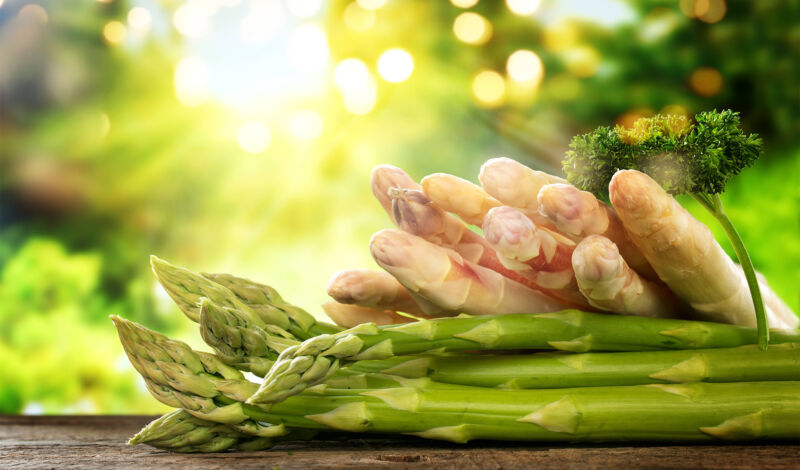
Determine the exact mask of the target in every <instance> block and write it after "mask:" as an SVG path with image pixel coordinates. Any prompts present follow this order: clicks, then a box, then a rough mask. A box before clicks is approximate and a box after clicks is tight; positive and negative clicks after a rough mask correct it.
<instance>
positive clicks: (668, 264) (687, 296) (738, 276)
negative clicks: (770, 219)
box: [609, 170, 800, 347]
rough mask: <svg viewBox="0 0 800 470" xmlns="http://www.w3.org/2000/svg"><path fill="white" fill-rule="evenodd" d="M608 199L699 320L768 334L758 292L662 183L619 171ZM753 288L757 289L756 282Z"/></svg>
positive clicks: (782, 323)
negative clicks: (750, 328)
mask: <svg viewBox="0 0 800 470" xmlns="http://www.w3.org/2000/svg"><path fill="white" fill-rule="evenodd" d="M609 193H610V196H611V202H612V204H614V207H615V208H616V209H617V212H618V213H619V217H620V219H622V222H623V224H624V225H625V228H626V229H627V230H628V233H629V234H630V237H631V240H633V242H634V243H635V244H636V246H638V247H639V248H640V249H641V250H642V252H643V253H644V255H645V256H646V257H647V259H648V260H649V261H650V264H651V265H652V266H653V269H655V270H656V272H657V273H658V275H659V277H660V278H661V279H662V280H663V281H664V282H665V283H666V284H667V285H668V286H669V287H670V289H672V291H673V292H675V294H676V295H677V296H678V297H679V298H680V299H681V300H683V301H685V302H686V303H688V304H689V305H690V306H691V307H692V309H693V310H694V312H693V314H694V315H695V316H696V317H698V318H702V319H706V320H711V321H719V322H725V323H732V324H737V325H745V326H758V328H759V331H761V332H762V333H764V334H766V330H764V329H763V326H764V323H762V322H761V321H760V320H759V318H760V315H757V314H756V313H757V312H758V310H754V307H753V302H754V299H757V300H756V301H755V302H756V305H758V306H760V308H761V309H763V308H764V307H763V303H762V301H761V300H762V299H761V295H760V290H759V291H758V292H759V295H758V296H753V297H751V296H750V295H748V294H749V293H751V292H752V293H754V294H755V291H749V290H748V289H747V283H748V281H747V280H746V279H745V275H744V274H743V271H742V270H740V269H738V268H737V267H736V265H735V264H734V262H733V260H731V259H730V258H729V257H728V255H727V254H726V253H725V251H724V250H723V249H722V247H721V246H720V245H719V243H717V241H716V240H715V239H714V235H713V234H712V233H711V230H709V229H708V227H706V226H705V225H703V223H702V222H700V221H699V220H697V219H695V218H694V217H693V216H692V215H691V214H690V213H689V212H688V211H687V210H686V209H684V208H683V207H681V205H680V204H679V203H678V202H677V201H676V200H675V199H674V198H673V197H672V196H671V195H670V194H669V193H667V191H665V190H664V189H663V188H662V187H661V186H660V185H659V184H658V182H656V181H655V180H654V179H653V178H651V177H650V176H648V175H647V174H645V173H641V172H639V171H636V170H620V171H618V172H617V173H615V174H614V176H613V177H612V178H611V183H610V185H609ZM750 269H752V266H751V268H750ZM744 272H746V270H745V271H744ZM755 284H756V287H757V286H758V282H757V281H756V283H755ZM751 287H752V286H751ZM761 313H762V314H763V313H764V311H763V310H762V312H761ZM766 318H768V319H769V324H771V325H772V326H773V327H777V328H797V326H798V324H799V323H800V321H799V320H798V317H797V316H795V315H794V314H793V313H792V312H783V311H775V310H773V309H771V308H769V307H767V309H766ZM761 339H763V338H761ZM762 347H766V344H762Z"/></svg>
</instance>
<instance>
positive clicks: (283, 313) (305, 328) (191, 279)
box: [150, 256, 342, 339]
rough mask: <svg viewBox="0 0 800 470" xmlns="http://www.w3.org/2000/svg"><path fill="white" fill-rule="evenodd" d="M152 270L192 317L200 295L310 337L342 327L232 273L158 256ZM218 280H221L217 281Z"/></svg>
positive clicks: (197, 315) (257, 320)
mask: <svg viewBox="0 0 800 470" xmlns="http://www.w3.org/2000/svg"><path fill="white" fill-rule="evenodd" d="M150 264H151V265H152V267H153V273H155V275H156V278H157V279H158V281H159V282H160V283H161V285H162V286H163V287H164V290H166V291H167V293H168V294H169V296H170V297H172V299H173V300H174V301H175V303H176V304H178V307H180V309H181V310H182V311H183V313H184V314H186V316H187V317H189V319H191V320H192V321H195V322H199V321H200V299H201V298H203V297H207V298H209V299H211V300H213V301H214V302H216V303H217V304H219V305H221V306H223V307H226V308H233V309H236V310H238V311H239V312H241V313H243V314H246V315H247V316H249V317H250V320H249V321H251V322H253V323H254V324H257V325H259V326H264V325H272V326H276V327H278V328H281V329H283V330H286V331H288V332H290V333H291V334H292V335H294V336H295V337H297V338H301V339H307V338H310V337H312V336H316V335H319V334H331V333H336V332H339V331H341V330H342V329H341V328H339V327H337V326H334V325H329V324H327V323H323V322H317V320H316V319H315V318H314V317H313V316H312V315H311V314H309V313H308V312H306V311H305V310H303V309H301V308H299V307H296V306H294V305H291V304H288V303H286V302H284V301H283V299H281V297H280V295H278V294H277V292H275V290H274V289H272V288H271V287H269V286H265V285H263V284H258V283H255V282H253V281H249V280H246V279H242V278H238V277H236V276H232V275H229V274H204V275H202V276H201V275H199V274H195V273H193V272H191V271H189V270H187V269H183V268H179V267H177V266H173V265H172V264H169V263H167V262H166V261H164V260H162V259H160V258H158V257H156V256H151V257H150ZM217 281H219V282H217Z"/></svg>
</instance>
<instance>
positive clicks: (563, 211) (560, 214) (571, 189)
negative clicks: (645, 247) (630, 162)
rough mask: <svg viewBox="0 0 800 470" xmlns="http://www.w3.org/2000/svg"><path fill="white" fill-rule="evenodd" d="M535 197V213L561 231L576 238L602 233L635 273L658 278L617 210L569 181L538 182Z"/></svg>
mask: <svg viewBox="0 0 800 470" xmlns="http://www.w3.org/2000/svg"><path fill="white" fill-rule="evenodd" d="M538 200H539V213H540V214H542V215H543V216H544V217H546V218H547V220H549V221H550V222H552V223H553V224H554V225H555V226H556V228H557V229H558V230H560V231H561V232H563V233H565V234H567V235H568V236H572V237H573V239H575V240H576V241H579V240H580V239H582V238H585V237H588V236H590V235H602V236H604V237H606V238H608V239H609V240H611V241H612V242H614V243H615V244H616V245H617V247H619V252H620V253H621V254H622V257H623V258H624V259H625V261H626V262H627V263H628V264H630V265H631V267H632V268H633V269H634V270H635V271H636V272H637V273H638V274H640V275H642V276H644V277H646V278H648V279H651V280H657V279H658V276H657V275H656V273H655V271H653V267H652V266H650V263H649V262H648V261H647V259H645V257H644V255H643V254H642V252H641V250H639V248H637V247H636V245H634V244H633V242H632V241H631V239H630V237H629V236H628V232H627V231H626V230H625V227H623V225H622V221H621V220H619V216H617V213H616V212H614V210H613V209H611V208H610V207H609V206H608V205H606V204H605V203H604V202H602V201H600V200H598V199H597V198H596V197H595V196H594V195H593V194H592V193H590V192H588V191H581V190H579V189H578V188H576V187H575V186H572V185H571V184H565V183H555V184H548V185H545V186H542V189H541V190H539V197H538Z"/></svg>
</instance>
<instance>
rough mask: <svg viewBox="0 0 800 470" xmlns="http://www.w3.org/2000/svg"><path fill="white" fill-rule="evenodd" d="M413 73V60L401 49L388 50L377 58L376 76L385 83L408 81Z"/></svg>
mask: <svg viewBox="0 0 800 470" xmlns="http://www.w3.org/2000/svg"><path fill="white" fill-rule="evenodd" d="M413 71H414V58H413V57H411V54H409V53H408V52H407V51H405V50H403V49H389V50H388V51H386V52H384V53H383V54H381V56H380V57H379V58H378V74H379V75H380V76H381V78H383V79H384V80H386V81H387V82H392V83H400V82H403V81H406V80H408V77H410V76H411V72H413Z"/></svg>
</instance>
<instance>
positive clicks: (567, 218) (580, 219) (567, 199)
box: [537, 183, 608, 236]
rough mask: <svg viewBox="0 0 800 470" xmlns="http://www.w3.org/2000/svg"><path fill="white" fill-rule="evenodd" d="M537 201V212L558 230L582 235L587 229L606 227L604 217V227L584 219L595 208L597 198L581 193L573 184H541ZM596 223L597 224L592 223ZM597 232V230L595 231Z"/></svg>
mask: <svg viewBox="0 0 800 470" xmlns="http://www.w3.org/2000/svg"><path fill="white" fill-rule="evenodd" d="M537 200H538V202H539V214H541V215H542V216H544V217H545V218H546V219H547V220H549V221H550V222H552V223H553V224H554V225H555V226H556V227H558V229H559V230H562V231H564V232H566V233H569V234H570V235H575V236H580V235H583V234H584V233H585V232H586V230H587V229H589V230H598V231H602V230H601V229H604V228H605V227H608V219H607V217H606V218H605V220H604V221H600V222H605V224H604V225H605V227H593V226H587V225H591V224H590V223H589V222H592V220H591V219H590V220H584V219H586V218H587V215H589V214H593V213H594V210H595V209H596V208H597V204H598V203H597V199H595V197H594V196H593V195H592V194H589V193H583V192H582V191H580V190H579V189H578V188H576V187H575V186H572V185H571V184H564V183H554V184H548V185H545V186H542V189H540V190H539V195H538V197H537ZM603 215H605V214H603ZM594 225H597V224H594ZM595 233H598V232H595Z"/></svg>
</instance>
